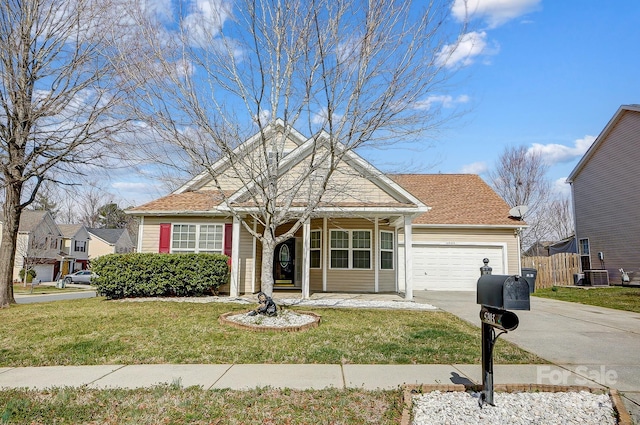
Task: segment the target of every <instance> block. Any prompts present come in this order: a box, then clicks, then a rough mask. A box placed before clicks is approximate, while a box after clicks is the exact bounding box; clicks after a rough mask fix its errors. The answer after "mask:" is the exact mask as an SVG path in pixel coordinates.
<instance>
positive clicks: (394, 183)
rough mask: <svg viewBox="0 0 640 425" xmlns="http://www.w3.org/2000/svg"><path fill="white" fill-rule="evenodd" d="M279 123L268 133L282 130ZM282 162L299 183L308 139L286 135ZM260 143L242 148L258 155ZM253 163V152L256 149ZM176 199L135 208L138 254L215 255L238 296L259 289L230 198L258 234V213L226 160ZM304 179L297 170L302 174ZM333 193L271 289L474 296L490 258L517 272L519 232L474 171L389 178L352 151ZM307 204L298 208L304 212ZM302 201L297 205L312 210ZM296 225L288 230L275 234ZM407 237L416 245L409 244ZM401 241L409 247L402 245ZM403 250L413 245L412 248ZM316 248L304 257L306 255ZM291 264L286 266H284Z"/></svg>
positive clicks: (503, 270)
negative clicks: (225, 264)
mask: <svg viewBox="0 0 640 425" xmlns="http://www.w3.org/2000/svg"><path fill="white" fill-rule="evenodd" d="M281 125H282V124H281V123H280V122H276V123H275V124H273V125H272V126H271V127H270V128H269V129H268V130H267V132H268V134H271V135H272V137H278V136H280V135H282V134H284V131H283V129H282V127H281ZM286 134H288V135H289V136H288V139H287V140H285V141H284V145H283V147H282V150H283V152H284V153H285V154H288V155H287V156H286V158H284V159H283V160H282V161H281V162H280V163H279V166H280V167H282V168H281V169H282V172H283V174H284V176H285V178H287V177H288V178H295V177H296V174H295V173H296V172H298V173H299V171H297V170H299V169H300V168H296V167H304V164H305V162H304V161H305V159H307V158H308V156H309V155H310V148H309V145H310V143H309V142H310V139H308V138H306V137H304V136H302V135H301V134H300V133H298V132H296V131H295V130H291V131H287V132H286ZM255 140H256V137H254V138H250V139H248V140H247V141H246V142H244V144H242V145H241V148H243V149H245V150H246V152H252V151H251V149H254V145H253V144H252V143H255ZM249 155H250V153H249ZM211 169H212V172H213V173H215V175H216V180H217V184H219V185H220V187H221V189H222V191H223V192H224V194H225V195H226V197H227V201H224V197H223V196H222V194H221V193H220V191H219V190H218V186H217V185H216V184H214V182H213V178H212V177H211V175H210V174H209V173H208V172H205V173H202V174H201V175H199V176H197V177H195V178H194V179H192V180H191V181H189V182H188V183H187V184H185V185H184V186H183V187H181V188H180V189H178V190H176V191H175V192H173V193H172V194H170V195H168V196H166V197H163V198H160V199H157V200H154V201H151V202H149V203H147V204H144V205H141V206H138V207H134V208H132V209H130V210H128V211H127V213H129V214H132V215H134V216H138V217H140V221H139V222H140V226H139V236H138V252H160V253H176V252H214V253H223V254H227V255H229V256H230V257H231V279H230V284H229V285H227V286H226V287H224V288H222V290H223V291H226V292H229V293H230V294H231V295H237V294H240V293H255V292H257V291H259V290H260V269H261V257H262V255H261V246H260V243H259V242H258V241H257V240H255V239H254V238H253V237H252V236H251V235H250V233H249V232H248V231H247V230H246V229H245V228H244V227H243V226H242V225H241V223H240V220H239V219H237V218H233V217H232V215H231V214H230V212H229V209H228V208H229V207H228V206H227V205H226V204H225V202H228V203H230V204H232V205H233V206H234V209H235V210H236V211H239V213H240V214H241V215H242V216H243V218H244V219H245V220H247V221H248V223H249V224H250V225H252V226H254V228H255V229H257V230H258V231H260V229H261V225H260V224H259V223H258V222H257V220H253V219H252V218H251V217H252V216H251V213H252V211H255V209H256V205H255V204H254V203H253V201H252V200H251V198H250V197H249V196H248V195H247V192H248V191H247V188H246V187H245V186H243V185H242V184H239V180H240V179H239V178H238V177H237V175H235V174H234V172H232V168H231V167H230V166H229V165H228V163H227V161H225V160H220V161H218V162H217V163H215V164H213V165H212V167H211ZM298 175H299V174H298ZM328 188H329V189H328V192H327V194H326V197H325V196H323V199H331V202H323V203H321V204H320V205H319V206H318V207H317V208H316V209H315V210H314V214H313V216H312V218H311V219H310V220H309V221H308V222H307V223H306V224H305V225H303V226H301V228H300V229H299V230H298V231H297V232H296V234H295V235H294V237H292V238H291V239H289V240H288V241H285V242H283V243H282V244H280V245H278V246H277V247H276V251H275V254H276V255H275V256H274V264H273V267H274V277H275V285H274V289H275V290H278V289H298V290H301V292H302V295H303V296H305V297H306V296H308V295H309V293H310V292H334V291H349V292H374V293H375V292H404V293H405V296H406V297H407V298H409V299H410V298H412V294H413V291H414V290H420V289H434V290H437V289H457V290H475V288H476V282H477V279H478V277H479V275H480V267H482V265H483V263H482V259H483V258H485V257H486V258H489V259H490V261H491V263H490V266H492V267H493V272H494V273H496V274H507V273H508V274H516V273H519V271H520V268H519V265H520V264H519V259H520V256H519V238H518V231H517V230H518V229H519V228H521V227H523V226H524V223H523V222H519V221H515V220H513V219H510V218H508V216H509V207H508V206H507V204H506V203H505V202H504V201H503V200H502V199H501V198H500V197H499V196H498V195H497V194H496V193H495V192H494V191H493V190H491V189H490V188H489V186H487V184H486V183H484V182H483V181H482V180H481V179H480V178H479V177H478V176H475V175H417V174H412V175H390V176H387V175H385V174H383V173H381V172H380V171H378V170H376V169H375V168H374V167H373V166H371V164H369V163H367V162H366V161H365V160H364V159H362V158H361V157H360V156H358V155H357V154H355V153H354V152H349V153H348V154H347V155H346V157H345V159H344V161H343V163H341V164H340V166H339V167H338V168H337V170H336V172H335V173H334V174H333V176H332V178H331V180H330V182H329V184H328ZM298 202H299V204H298ZM303 202H304V195H302V196H300V199H299V200H298V199H297V198H296V199H294V203H293V204H292V205H293V206H292V208H291V210H290V212H291V213H295V211H296V209H295V208H296V205H304V204H303ZM288 228H289V226H288V225H283V226H280V227H279V228H278V229H277V230H276V233H277V234H282V233H284V232H285V231H286V230H287V229H288ZM405 235H408V236H409V237H406V236H405ZM405 241H410V242H409V243H408V244H405ZM405 245H407V246H405ZM305 246H306V247H308V249H304V248H303V247H305ZM283 258H287V259H289V261H288V262H286V264H284V263H283V262H282V261H281V260H282V259H283Z"/></svg>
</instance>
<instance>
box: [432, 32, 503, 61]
mask: <svg viewBox="0 0 640 425" xmlns="http://www.w3.org/2000/svg"><path fill="white" fill-rule="evenodd" d="M498 50H499V49H498V48H497V47H493V48H490V49H489V48H487V33H486V32H485V31H482V32H476V31H472V32H468V33H466V34H463V35H462V36H460V39H459V40H458V42H457V43H454V44H447V45H445V46H444V47H442V49H441V50H440V52H438V56H437V57H436V63H437V64H438V65H444V66H446V67H447V68H453V67H454V66H467V65H470V64H472V63H473V61H474V59H475V58H476V57H477V56H480V55H490V54H496V53H497V52H498Z"/></svg>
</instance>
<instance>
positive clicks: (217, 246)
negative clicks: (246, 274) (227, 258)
mask: <svg viewBox="0 0 640 425" xmlns="http://www.w3.org/2000/svg"><path fill="white" fill-rule="evenodd" d="M171 230H172V234H171V252H209V253H215V254H222V242H223V240H224V239H223V237H224V226H223V225H222V224H174V225H173V226H172V228H171Z"/></svg>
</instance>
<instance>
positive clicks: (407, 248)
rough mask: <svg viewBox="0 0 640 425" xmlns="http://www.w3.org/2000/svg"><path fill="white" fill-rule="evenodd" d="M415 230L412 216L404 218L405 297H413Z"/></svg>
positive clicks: (407, 298)
mask: <svg viewBox="0 0 640 425" xmlns="http://www.w3.org/2000/svg"><path fill="white" fill-rule="evenodd" d="M412 248H413V231H412V229H411V217H405V218H404V298H405V299H406V300H409V301H410V300H412V299H413V253H412Z"/></svg>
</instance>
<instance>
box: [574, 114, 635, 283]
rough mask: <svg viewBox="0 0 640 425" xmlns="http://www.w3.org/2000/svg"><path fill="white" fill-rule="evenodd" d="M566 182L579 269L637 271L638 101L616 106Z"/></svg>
mask: <svg viewBox="0 0 640 425" xmlns="http://www.w3.org/2000/svg"><path fill="white" fill-rule="evenodd" d="M567 182H568V183H570V184H571V192H572V194H573V208H574V217H575V230H576V240H577V244H578V253H579V254H580V257H581V264H582V270H583V271H587V270H594V269H602V270H605V269H606V270H608V272H609V279H610V281H611V282H620V272H619V269H620V268H622V269H624V270H625V271H632V272H636V273H637V272H639V271H640V237H639V236H640V220H639V219H638V211H640V105H623V106H621V107H620V108H619V109H618V111H617V112H616V113H615V115H614V116H613V118H611V120H610V121H609V123H608V124H607V125H606V127H605V128H604V130H602V133H600V135H599V136H598V138H597V139H596V140H595V141H594V142H593V144H592V145H591V147H590V148H589V150H588V151H587V152H586V153H585V154H584V156H583V157H582V159H581V160H580V162H579V163H578V165H576V167H575V168H574V170H573V171H572V172H571V174H570V175H569V177H568V178H567ZM636 276H637V274H636Z"/></svg>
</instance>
